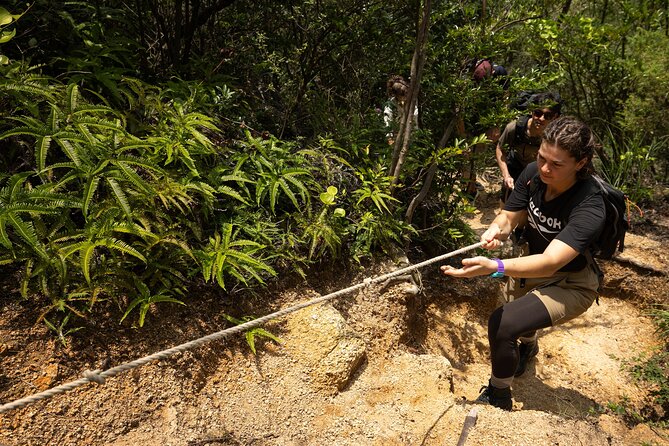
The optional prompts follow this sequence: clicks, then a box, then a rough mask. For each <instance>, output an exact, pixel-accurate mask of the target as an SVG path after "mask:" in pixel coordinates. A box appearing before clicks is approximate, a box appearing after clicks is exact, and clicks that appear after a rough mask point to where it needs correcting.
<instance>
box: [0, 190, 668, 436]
mask: <svg viewBox="0 0 669 446" xmlns="http://www.w3.org/2000/svg"><path fill="white" fill-rule="evenodd" d="M476 204H477V206H478V207H479V209H481V211H479V212H477V213H475V214H473V215H471V216H470V223H471V224H472V226H473V227H474V228H475V229H479V230H480V228H482V227H484V226H485V225H486V224H487V223H488V222H489V221H490V219H491V218H492V217H493V216H494V210H495V207H496V203H495V198H494V196H493V195H492V194H491V195H487V194H481V196H480V197H479V198H478V199H477V202H476ZM663 215H664V216H662V217H658V214H653V212H650V214H649V216H648V215H647V221H646V222H645V223H643V224H640V225H639V226H638V227H636V228H634V229H633V233H632V234H630V236H629V237H628V249H627V250H626V252H625V254H626V256H627V257H628V258H630V259H634V260H635V261H636V262H637V263H641V264H646V265H651V266H652V265H655V266H657V269H659V270H661V269H666V266H667V265H668V264H669V261H668V259H667V251H666V249H663V248H662V246H663V245H664V246H666V241H667V239H668V238H669V228H667V226H666V224H667V219H666V214H663ZM393 268H395V267H394V266H393V265H391V264H389V263H387V262H381V263H377V264H374V265H367V267H366V268H361V269H360V270H356V271H333V270H328V269H326V271H324V272H322V273H321V274H319V275H313V276H310V277H309V279H308V280H307V281H306V282H300V283H294V284H289V283H282V284H281V287H278V286H276V287H274V288H272V289H270V290H268V291H267V292H266V293H263V294H262V295H258V296H256V297H253V298H246V299H244V300H243V301H241V308H240V301H238V299H239V298H238V297H236V296H229V295H223V294H221V293H218V292H215V291H212V290H211V289H202V290H196V291H195V292H194V294H195V293H197V294H201V295H200V297H199V298H198V299H197V300H196V302H197V303H193V304H191V305H190V306H189V307H185V308H182V307H174V306H166V305H164V306H160V307H158V308H156V309H154V310H153V311H152V314H151V315H150V317H149V319H148V321H147V324H146V325H145V328H144V329H142V330H137V329H135V328H132V327H131V326H129V325H126V324H123V325H119V324H118V322H117V321H118V320H119V315H118V314H116V313H115V312H114V311H112V310H109V311H110V312H109V314H107V315H106V316H107V318H106V319H105V318H100V320H102V321H104V320H106V322H100V323H98V324H97V325H93V324H88V325H85V326H84V328H83V329H82V330H81V331H79V332H77V334H76V335H75V336H74V337H73V338H72V339H71V342H70V344H69V345H68V346H67V347H65V346H62V345H61V344H60V343H58V342H56V341H55V340H54V339H53V338H52V337H51V335H50V334H49V333H48V331H47V330H46V328H45V327H44V326H43V325H42V324H35V320H36V319H37V316H38V315H39V309H38V308H35V307H33V306H32V304H31V302H29V301H23V302H17V301H15V300H13V299H12V298H10V297H9V296H8V295H7V294H6V293H4V294H5V296H3V298H2V299H3V306H2V310H1V312H0V364H1V366H0V401H1V402H3V403H6V402H9V401H13V400H15V399H18V398H21V397H24V396H27V395H30V394H33V393H36V392H38V391H41V390H45V389H48V388H51V387H53V386H55V385H58V384H62V383H65V382H69V381H72V380H74V379H77V378H78V377H80V376H81V373H82V372H83V371H84V370H87V369H96V368H107V367H110V366H115V365H118V364H121V363H124V362H127V361H130V360H134V359H136V358H139V357H142V356H145V355H148V354H150V353H153V352H155V351H158V350H162V349H165V348H169V347H172V346H174V345H178V344H181V343H183V342H187V341H189V340H191V339H194V338H197V337H200V336H203V335H206V334H209V333H212V332H216V331H219V330H222V329H223V328H225V327H227V326H229V324H228V322H227V321H226V320H225V318H224V317H223V315H224V314H233V315H235V316H243V315H248V314H254V315H263V314H267V313H270V312H272V311H276V310H277V309H279V308H285V307H287V306H290V305H293V304H295V303H298V302H302V301H305V300H307V299H309V298H311V297H313V296H314V295H315V294H316V293H320V294H326V293H329V292H332V291H335V290H337V289H340V288H343V287H346V286H349V285H351V284H353V283H359V282H361V281H362V280H364V278H365V277H370V276H376V275H378V274H381V273H383V272H386V271H388V270H391V269H393ZM604 268H605V270H606V273H607V289H606V292H605V293H604V295H603V296H602V297H601V298H600V305H598V306H593V307H592V308H591V309H590V310H589V311H588V312H587V313H586V314H585V315H584V316H583V317H581V318H578V319H576V320H574V321H572V322H570V323H568V324H566V325H564V326H561V327H558V328H554V329H549V330H545V331H544V332H542V333H541V336H540V341H539V342H540V347H541V350H540V353H539V355H538V357H537V360H536V361H535V362H533V363H531V365H530V367H529V369H528V372H527V373H526V374H525V375H524V376H523V377H521V378H519V379H517V380H516V381H515V382H514V386H513V390H514V401H515V402H514V410H513V411H512V412H511V413H508V412H504V411H501V410H499V409H496V408H493V407H491V406H486V405H480V404H476V403H474V402H473V401H474V400H475V398H476V397H477V396H478V394H479V389H480V386H481V385H483V384H485V383H486V382H487V379H488V374H489V365H488V361H487V355H488V347H487V341H486V321H487V317H488V315H489V314H490V312H491V311H492V309H494V307H495V305H496V302H497V299H498V295H499V282H497V281H495V279H490V278H481V279H475V280H466V281H459V280H453V279H447V278H445V277H443V276H441V275H440V274H439V273H438V270H437V265H434V266H430V267H427V268H425V269H424V270H423V271H422V277H423V284H424V292H423V293H422V294H419V295H412V294H408V293H406V292H405V288H404V284H402V283H397V284H392V285H390V286H387V287H385V288H382V287H380V286H372V287H370V288H368V289H365V290H363V291H361V292H360V293H357V294H356V295H351V296H348V297H344V298H339V299H337V300H336V301H334V302H332V306H333V307H334V308H335V309H336V310H338V312H339V313H340V314H341V315H342V317H343V320H344V321H345V325H346V330H347V331H348V332H351V333H354V334H355V336H356V338H357V339H361V340H362V341H363V343H364V345H365V356H364V360H363V361H362V363H361V364H360V365H359V366H358V367H357V368H356V369H355V371H354V373H353V376H352V377H351V380H350V381H349V382H348V384H346V385H345V386H344V387H343V388H342V389H341V390H338V389H336V388H332V387H330V388H328V387H327V386H323V385H322V382H320V381H318V379H317V376H318V375H317V374H315V373H314V372H315V371H314V369H313V363H310V362H309V361H308V360H305V359H304V358H303V357H302V355H300V354H299V353H298V352H300V351H305V350H307V349H309V348H311V347H312V343H313V339H314V337H312V336H310V335H309V334H308V332H306V334H305V332H304V331H299V332H298V331H296V330H294V329H292V328H291V324H290V323H288V322H287V320H285V319H283V320H277V321H274V322H272V323H270V324H268V325H267V326H265V328H266V329H267V330H269V331H271V332H272V333H274V334H276V335H278V336H280V337H281V338H282V340H283V341H284V342H283V343H282V344H280V345H279V344H276V343H272V342H262V341H261V340H258V347H259V349H258V354H257V355H254V354H253V353H251V351H250V350H249V348H248V346H247V345H246V343H245V342H244V340H243V337H241V336H240V337H238V338H233V339H229V340H227V341H226V342H223V341H215V342H212V343H209V344H207V345H205V346H203V347H200V348H197V349H194V350H191V351H188V352H186V353H183V354H178V355H176V356H174V357H172V358H169V359H166V360H163V361H158V362H154V363H150V364H148V365H146V366H144V367H141V368H137V369H134V370H132V371H129V372H127V373H125V374H122V375H119V376H117V377H115V378H112V379H109V380H107V382H106V383H105V384H103V385H97V384H88V385H86V386H83V387H80V388H78V389H76V390H73V391H71V392H69V393H66V394H61V395H57V396H55V397H53V398H50V399H48V400H45V401H40V402H37V403H34V404H31V405H29V406H27V407H25V408H21V409H16V410H13V411H11V412H8V413H5V414H2V415H0V445H17V446H18V445H115V446H122V445H123V446H125V445H137V444H142V445H173V446H186V445H187V446H195V445H445V444H448V445H455V444H456V443H457V442H458V438H459V437H460V434H461V430H462V425H463V422H464V420H465V416H466V415H467V414H468V413H470V411H471V410H472V409H474V408H475V409H476V410H477V411H478V418H477V424H476V425H475V426H474V427H473V428H472V429H471V431H470V432H469V436H468V439H467V441H466V444H467V445H472V446H473V445H498V446H505V445H509V446H511V445H514V446H524V445H528V446H529V445H531V446H541V445H607V446H608V445H668V444H669V440H668V439H669V432H668V431H667V430H662V429H660V428H658V427H653V426H650V425H646V424H638V425H635V424H633V423H631V422H630V420H629V419H628V418H626V417H623V416H621V415H620V414H618V413H617V411H616V410H615V409H620V408H626V409H627V410H629V411H637V412H641V413H644V414H646V415H651V414H655V415H657V414H658V411H660V410H661V409H660V408H658V407H656V406H654V405H653V404H652V401H651V398H650V397H649V393H648V392H649V389H647V388H644V387H643V386H639V385H638V384H636V383H635V382H633V380H632V378H631V377H630V375H629V374H628V373H626V372H625V371H624V369H623V368H622V364H623V362H624V360H626V359H627V360H629V359H630V358H633V357H635V356H637V355H639V354H643V353H647V352H649V351H650V350H651V349H652V348H655V347H657V346H659V345H660V342H659V339H658V338H657V337H656V334H655V332H654V326H653V324H652V322H651V320H650V319H649V317H648V316H647V314H646V312H645V309H646V308H647V305H648V304H649V303H652V302H666V301H667V299H666V290H667V289H669V287H668V283H667V282H668V279H667V276H666V275H662V274H659V273H657V272H653V271H652V269H647V268H642V267H639V266H634V265H632V264H630V263H625V262H615V261H611V262H607V263H606V264H605V265H604ZM660 415H661V414H660Z"/></svg>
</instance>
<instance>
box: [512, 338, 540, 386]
mask: <svg viewBox="0 0 669 446" xmlns="http://www.w3.org/2000/svg"><path fill="white" fill-rule="evenodd" d="M518 351H519V357H518V366H517V367H516V373H514V374H513V376H515V377H518V376H520V375H522V374H523V373H525V370H527V364H528V363H529V362H530V361H531V360H532V358H534V357H535V356H537V353H539V343H538V342H536V341H535V342H530V343H529V344H523V343H522V342H521V343H520V347H518Z"/></svg>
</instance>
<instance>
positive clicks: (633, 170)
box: [599, 126, 662, 202]
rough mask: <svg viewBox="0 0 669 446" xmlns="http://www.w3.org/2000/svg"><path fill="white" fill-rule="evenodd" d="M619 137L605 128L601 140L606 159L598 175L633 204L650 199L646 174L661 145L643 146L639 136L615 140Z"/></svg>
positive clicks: (648, 178)
mask: <svg viewBox="0 0 669 446" xmlns="http://www.w3.org/2000/svg"><path fill="white" fill-rule="evenodd" d="M619 134H620V132H617V131H615V130H613V129H612V128H611V127H610V126H608V127H607V133H606V134H605V136H604V138H602V140H603V141H604V151H605V153H607V155H608V158H607V159H606V160H602V161H601V166H599V171H600V172H601V173H602V175H603V177H604V178H606V180H607V181H608V182H609V183H611V184H612V185H614V186H616V187H619V188H621V189H622V190H623V191H625V192H626V193H627V194H628V195H629V197H630V200H632V201H633V202H638V201H640V200H643V199H647V198H650V191H651V188H650V185H651V181H652V178H650V177H649V172H650V170H651V167H652V166H653V164H654V163H655V161H656V154H658V153H659V152H660V150H661V147H662V144H661V143H660V142H659V141H658V140H652V141H651V143H650V144H649V145H646V144H644V143H643V139H642V138H641V137H640V135H639V134H636V135H634V134H632V136H629V137H627V136H623V137H622V138H621V137H619V136H617V135H619Z"/></svg>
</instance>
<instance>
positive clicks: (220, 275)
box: [194, 223, 276, 289]
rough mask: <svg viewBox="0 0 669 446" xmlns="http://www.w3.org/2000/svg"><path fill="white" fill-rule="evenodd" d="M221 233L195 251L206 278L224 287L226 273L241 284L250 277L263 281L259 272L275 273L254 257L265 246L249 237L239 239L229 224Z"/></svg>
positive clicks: (261, 273) (245, 282)
mask: <svg viewBox="0 0 669 446" xmlns="http://www.w3.org/2000/svg"><path fill="white" fill-rule="evenodd" d="M221 229H222V234H219V233H218V232H216V233H214V235H213V237H210V238H209V244H208V245H207V246H205V247H204V249H200V250H195V251H194V254H195V257H196V258H197V259H198V260H199V261H200V263H201V265H202V275H203V276H204V279H205V281H207V282H209V281H213V280H216V282H217V283H218V285H219V286H220V287H221V288H223V289H225V276H226V275H230V276H232V277H234V278H236V279H237V280H239V281H240V282H242V283H244V284H248V279H249V278H253V279H255V280H256V281H258V282H260V283H264V281H263V278H262V275H263V274H270V275H275V274H276V272H275V271H274V269H273V268H272V267H271V266H269V265H268V264H266V263H265V262H263V261H262V260H261V259H259V258H257V256H256V255H257V254H259V253H260V252H261V251H262V250H263V249H264V248H265V246H264V245H261V244H259V243H256V242H254V241H251V240H245V239H238V235H239V233H240V232H239V231H234V225H232V224H230V223H228V224H225V225H224V226H223V227H222V228H221Z"/></svg>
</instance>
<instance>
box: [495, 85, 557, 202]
mask: <svg viewBox="0 0 669 446" xmlns="http://www.w3.org/2000/svg"><path fill="white" fill-rule="evenodd" d="M523 108H525V109H526V110H527V111H528V112H529V113H528V114H526V115H523V116H521V117H520V118H518V119H516V120H514V121H511V122H510V123H508V124H507V125H506V127H505V128H504V131H503V132H502V136H500V137H499V140H498V141H497V147H496V149H495V158H496V159H497V165H498V166H499V170H500V171H501V174H502V190H501V192H500V199H501V201H502V203H504V202H505V201H506V199H507V197H508V196H509V194H510V193H511V191H512V190H513V188H514V185H515V183H516V180H517V179H518V176H519V175H520V173H521V172H522V171H523V169H524V168H525V166H527V165H528V164H529V163H531V162H532V161H535V160H536V158H537V152H538V150H539V144H540V143H541V135H543V133H544V129H545V128H546V126H547V125H548V123H549V122H551V121H552V120H554V119H555V118H557V117H558V116H560V111H561V109H562V99H561V98H560V95H559V94H557V93H536V94H532V95H530V96H529V97H528V99H527V101H526V103H525V104H523Z"/></svg>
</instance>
